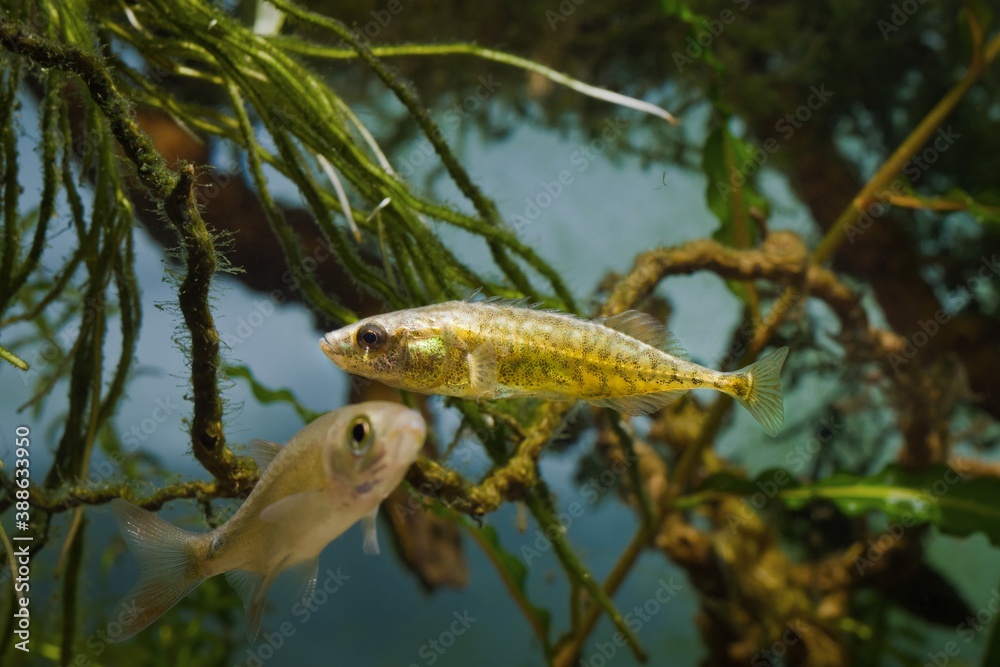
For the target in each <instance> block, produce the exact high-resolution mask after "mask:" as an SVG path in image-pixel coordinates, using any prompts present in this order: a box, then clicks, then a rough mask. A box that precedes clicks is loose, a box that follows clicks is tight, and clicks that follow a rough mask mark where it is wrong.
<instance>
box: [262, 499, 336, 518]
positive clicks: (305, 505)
mask: <svg viewBox="0 0 1000 667" xmlns="http://www.w3.org/2000/svg"><path fill="white" fill-rule="evenodd" d="M326 504H328V503H326V501H325V499H324V497H323V492H322V491H302V492H301V493H293V494H292V495H290V496H285V497H284V498H282V499H281V500H278V501H276V502H273V503H271V504H270V505H268V506H267V507H265V508H264V511H262V512H261V513H260V519H261V521H266V522H268V523H275V524H281V523H284V522H286V521H296V522H301V521H311V520H312V519H311V517H312V515H313V514H315V513H316V512H317V511H321V510H322V509H323V507H324V506H325V505H326Z"/></svg>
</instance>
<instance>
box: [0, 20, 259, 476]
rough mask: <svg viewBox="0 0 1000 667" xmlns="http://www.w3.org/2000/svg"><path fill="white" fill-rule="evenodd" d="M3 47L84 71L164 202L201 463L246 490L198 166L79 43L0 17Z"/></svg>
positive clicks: (42, 62) (133, 157)
mask: <svg viewBox="0 0 1000 667" xmlns="http://www.w3.org/2000/svg"><path fill="white" fill-rule="evenodd" d="M0 45H2V46H3V47H4V48H5V49H7V50H9V51H12V52H14V53H17V54H19V55H22V56H24V57H26V58H28V59H29V60H31V61H32V62H34V63H35V64H36V65H39V66H41V67H50V68H54V69H59V70H63V71H67V72H70V73H73V74H76V75H77V76H79V77H80V79H81V80H82V81H83V83H84V84H85V85H86V87H87V89H88V91H89V92H90V94H91V97H92V98H93V100H94V102H95V103H96V104H97V105H98V107H99V108H100V109H101V111H102V113H103V114H104V117H105V118H106V119H107V121H108V125H109V127H110V128H111V131H112V134H113V135H114V137H115V139H116V140H117V142H118V144H119V145H120V146H121V148H122V150H123V152H124V153H125V156H126V157H127V158H128V159H129V160H130V161H131V162H132V163H133V164H134V165H135V167H136V170H137V173H138V176H139V180H140V181H141V182H142V184H143V185H144V186H145V187H146V189H147V190H148V191H149V192H150V194H151V195H152V197H153V198H154V199H155V200H158V201H160V202H162V203H163V210H164V213H165V215H166V217H167V219H168V220H169V221H170V223H171V224H172V225H173V227H174V229H175V230H176V232H177V234H178V237H179V239H180V241H181V245H182V248H183V251H184V258H185V262H186V264H187V273H186V275H185V278H184V281H183V283H182V284H181V286H180V293H179V303H180V308H181V312H182V314H183V316H184V321H185V324H186V325H187V327H188V329H189V330H190V332H191V342H192V345H191V355H192V361H191V381H192V385H193V391H194V417H193V419H192V423H191V442H192V450H193V452H194V455H195V457H196V458H197V459H198V461H199V462H200V463H201V464H202V465H203V466H204V467H205V468H206V470H208V471H209V472H211V473H212V474H213V475H214V476H215V477H216V479H218V480H219V481H220V482H221V483H223V485H231V486H233V487H234V488H237V489H238V488H240V487H241V486H242V485H243V484H245V483H246V482H247V480H248V478H250V477H252V475H250V474H249V472H248V469H247V466H246V465H245V464H243V463H241V462H240V461H239V459H238V458H237V457H236V456H234V455H233V453H232V452H231V451H229V449H228V448H227V447H226V443H225V434H224V432H223V428H222V399H221V396H220V393H219V388H218V369H219V365H220V364H219V335H218V332H217V331H216V330H215V324H214V321H213V319H212V314H211V310H210V309H209V306H208V296H209V289H210V286H211V279H212V276H213V274H214V273H215V271H216V269H217V260H216V254H215V248H214V243H213V240H212V236H211V234H210V233H209V232H208V230H207V228H206V227H205V223H204V221H203V220H202V219H201V215H200V214H199V212H198V207H197V203H196V201H195V199H194V185H195V171H194V168H193V167H191V166H186V167H184V168H183V169H182V170H181V173H180V174H177V173H175V172H174V171H172V170H171V169H169V168H168V166H167V164H166V161H165V160H164V159H163V156H161V155H160V154H159V152H157V150H156V149H155V147H154V146H153V142H152V140H151V139H150V138H149V137H148V136H147V135H146V134H145V132H143V131H142V129H141V128H140V127H139V125H138V123H137V122H136V121H135V118H134V116H133V111H132V107H131V104H130V103H129V102H128V100H127V99H126V98H125V97H124V96H123V95H122V94H121V93H120V92H119V91H118V89H117V87H116V86H115V83H114V81H113V80H112V78H111V75H110V74H109V73H108V71H107V70H106V68H105V67H104V65H103V63H102V62H101V61H100V60H98V59H97V58H96V57H94V56H92V55H90V54H88V53H86V52H84V51H82V50H81V49H79V48H76V47H73V46H66V45H62V44H58V43H55V42H52V41H50V40H47V39H44V38H42V37H39V36H37V35H33V34H31V33H29V32H27V31H25V30H24V29H23V28H21V27H19V26H15V25H14V24H12V23H10V22H9V21H7V20H3V19H0Z"/></svg>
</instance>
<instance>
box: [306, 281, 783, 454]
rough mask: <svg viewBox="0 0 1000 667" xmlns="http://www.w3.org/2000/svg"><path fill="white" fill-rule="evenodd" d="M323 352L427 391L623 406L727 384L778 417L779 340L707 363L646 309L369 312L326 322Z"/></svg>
mask: <svg viewBox="0 0 1000 667" xmlns="http://www.w3.org/2000/svg"><path fill="white" fill-rule="evenodd" d="M320 347H321V349H322V350H323V352H324V353H325V354H326V356H328V357H329V358H330V359H331V360H333V362H334V363H335V364H337V365H338V366H340V367H341V368H343V369H344V370H346V371H348V372H350V373H354V374H355V375H361V376H364V377H368V378H373V379H376V380H380V381H381V382H384V383H385V384H387V385H390V386H393V387H399V388H401V389H406V390H409V391H416V392H422V393H427V394H445V395H448V396H461V397H466V398H475V399H484V398H485V399H492V398H506V397H513V396H536V397H541V398H551V399H572V398H580V399H583V400H584V401H587V402H588V403H592V404H594V405H599V406H605V407H610V408H614V409H615V410H618V411H620V412H622V413H624V414H629V415H641V414H648V413H650V412H653V411H655V410H658V409H660V408H662V407H664V406H665V405H667V404H668V403H670V402H671V401H672V400H674V399H676V398H677V397H679V396H681V395H682V394H683V393H685V392H686V391H687V390H689V389H700V388H701V389H715V390H717V391H721V392H723V393H725V394H729V395H730V396H732V397H733V398H735V399H736V400H737V401H739V403H740V404H741V405H742V406H743V407H745V408H746V409H747V410H749V411H750V414H752V415H753V417H754V419H756V420H757V421H758V422H760V424H761V426H763V427H764V430H765V431H767V432H768V433H769V434H771V435H775V434H776V433H777V432H778V431H779V430H781V426H782V424H783V423H784V409H783V407H782V399H781V377H780V373H781V366H782V364H784V362H785V357H786V355H787V354H788V348H786V347H783V348H781V349H779V350H777V351H775V352H773V353H771V354H770V355H768V356H767V357H764V358H763V359H761V360H759V361H758V362H756V363H754V364H752V365H750V366H747V367H746V368H744V369H742V370H738V371H734V372H731V373H723V372H720V371H714V370H712V369H709V368H705V367H704V366H699V365H698V364H695V363H693V362H691V361H690V357H689V356H688V354H687V352H685V351H684V349H683V348H682V347H681V345H680V343H678V342H677V339H676V338H674V336H673V334H671V333H670V332H669V331H667V329H666V328H665V327H664V326H663V325H662V324H660V323H659V322H657V321H656V320H655V319H654V318H653V317H651V316H649V315H647V314H645V313H640V312H637V311H634V310H630V311H626V312H624V313H621V314H620V315H615V316H613V317H608V318H601V319H597V320H583V319H580V318H577V317H574V316H572V315H567V314H564V313H557V312H552V311H544V310H536V309H533V308H530V307H523V306H521V305H520V304H519V303H511V302H503V301H498V300H495V299H486V300H480V301H449V302H447V303H442V304H437V305H434V306H426V307H423V308H412V309H409V310H400V311H396V312H393V313H387V314H385V315H377V316H375V317H369V318H367V319H364V320H361V321H360V322H357V323H356V324H352V325H350V326H346V327H344V328H342V329H338V330H336V331H331V332H330V333H328V334H326V335H325V336H324V337H323V338H322V339H320Z"/></svg>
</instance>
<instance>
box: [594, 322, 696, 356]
mask: <svg viewBox="0 0 1000 667" xmlns="http://www.w3.org/2000/svg"><path fill="white" fill-rule="evenodd" d="M597 321H598V322H599V323H600V324H603V325H604V326H606V327H610V328H611V329H614V330H615V331H621V332H622V333H623V334H625V335H626V336H631V337H632V338H635V339H636V340H639V341H642V342H643V343H645V344H646V345H652V346H653V347H655V348H657V349H659V350H663V351H664V352H666V353H667V354H669V355H671V356H674V357H677V358H678V359H683V360H685V361H690V360H691V355H690V354H688V352H687V350H685V349H684V346H683V345H681V342H680V341H679V340H677V337H676V336H674V334H673V333H671V332H670V330H669V329H667V328H666V327H665V326H663V325H662V324H661V323H660V321H659V320H657V319H656V318H655V317H653V316H652V315H649V314H647V313H643V312H640V311H638V310H626V311H625V312H623V313H618V314H617V315H612V316H611V317H607V318H603V319H600V320H597Z"/></svg>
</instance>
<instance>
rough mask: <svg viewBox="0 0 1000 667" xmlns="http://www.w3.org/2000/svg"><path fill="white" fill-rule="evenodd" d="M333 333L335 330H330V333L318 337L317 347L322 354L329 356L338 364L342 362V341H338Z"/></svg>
mask: <svg viewBox="0 0 1000 667" xmlns="http://www.w3.org/2000/svg"><path fill="white" fill-rule="evenodd" d="M334 333H336V332H334V331H331V332H330V333H327V334H324V335H323V337H322V338H320V339H319V349H321V350H322V351H323V354H325V355H326V356H327V357H329V358H330V360H331V361H332V362H333V363H335V364H337V365H338V366H339V365H341V363H342V362H343V360H344V356H345V354H344V350H343V341H338V340H337V339H336V338H335V337H334V335H333V334H334Z"/></svg>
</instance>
